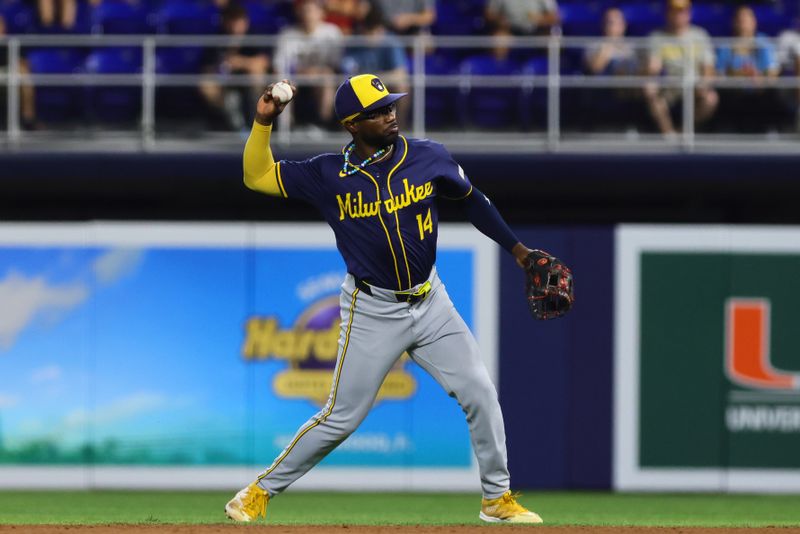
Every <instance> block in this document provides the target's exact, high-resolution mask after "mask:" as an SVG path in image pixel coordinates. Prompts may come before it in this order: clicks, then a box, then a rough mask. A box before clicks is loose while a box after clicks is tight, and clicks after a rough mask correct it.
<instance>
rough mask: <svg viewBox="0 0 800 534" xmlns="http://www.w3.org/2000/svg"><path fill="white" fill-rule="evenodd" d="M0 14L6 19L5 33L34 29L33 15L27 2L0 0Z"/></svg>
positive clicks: (18, 32) (28, 31)
mask: <svg viewBox="0 0 800 534" xmlns="http://www.w3.org/2000/svg"><path fill="white" fill-rule="evenodd" d="M0 16H2V17H3V19H4V20H5V21H6V33H8V34H20V33H30V32H32V31H33V30H34V29H35V17H36V15H35V14H34V12H33V8H31V7H30V6H29V5H28V4H26V3H23V2H21V1H19V0H0Z"/></svg>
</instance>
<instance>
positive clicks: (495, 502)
mask: <svg viewBox="0 0 800 534" xmlns="http://www.w3.org/2000/svg"><path fill="white" fill-rule="evenodd" d="M478 517H480V518H481V519H483V520H484V521H486V522H487V523H541V522H542V518H541V517H539V514H536V513H534V512H531V511H530V510H528V509H527V508H525V507H524V506H522V505H521V504H519V503H518V502H517V499H516V495H513V494H512V493H511V492H510V491H507V492H505V493H504V494H503V496H502V497H499V498H497V499H483V500H482V501H481V513H480V515H479V516H478Z"/></svg>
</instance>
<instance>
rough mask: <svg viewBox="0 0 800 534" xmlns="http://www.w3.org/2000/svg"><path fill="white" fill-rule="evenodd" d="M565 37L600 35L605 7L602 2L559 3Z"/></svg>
mask: <svg viewBox="0 0 800 534" xmlns="http://www.w3.org/2000/svg"><path fill="white" fill-rule="evenodd" d="M558 12H559V14H560V15H561V28H562V29H563V31H564V34H565V35H600V33H601V30H602V28H601V21H602V18H603V6H602V5H601V4H600V2H574V1H573V2H559V4H558Z"/></svg>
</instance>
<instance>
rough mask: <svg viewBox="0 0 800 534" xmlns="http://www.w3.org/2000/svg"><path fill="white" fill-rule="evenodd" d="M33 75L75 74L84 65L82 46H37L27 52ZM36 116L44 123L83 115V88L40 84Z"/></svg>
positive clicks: (76, 118)
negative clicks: (80, 47) (53, 47)
mask: <svg viewBox="0 0 800 534" xmlns="http://www.w3.org/2000/svg"><path fill="white" fill-rule="evenodd" d="M25 57H26V59H27V60H28V66H29V67H30V70H31V73H32V74H74V73H77V72H80V71H81V70H82V67H83V59H84V57H85V51H83V50H81V49H72V48H61V49H52V48H45V49H38V50H31V51H30V52H28V53H27V54H26V56H25ZM35 95H36V96H35V99H36V110H37V111H36V112H37V119H39V120H41V121H42V122H45V123H64V122H71V121H76V120H78V119H79V118H81V117H83V112H84V109H83V102H82V98H81V90H80V88H79V87H75V86H65V87H57V86H41V85H40V86H38V87H36V90H35Z"/></svg>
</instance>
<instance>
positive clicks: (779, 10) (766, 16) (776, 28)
mask: <svg viewBox="0 0 800 534" xmlns="http://www.w3.org/2000/svg"><path fill="white" fill-rule="evenodd" d="M750 7H751V8H752V9H753V13H755V16H756V20H757V21H758V31H759V32H762V33H766V34H767V35H772V36H775V35H778V34H779V33H780V32H781V31H783V30H785V29H786V28H787V27H789V25H790V23H791V20H792V15H791V12H790V10H789V9H787V8H785V7H784V6H783V5H782V4H778V5H774V6H773V5H768V4H753V5H751V6H750Z"/></svg>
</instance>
